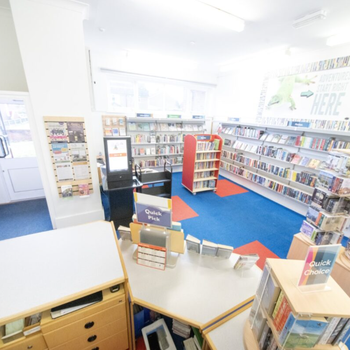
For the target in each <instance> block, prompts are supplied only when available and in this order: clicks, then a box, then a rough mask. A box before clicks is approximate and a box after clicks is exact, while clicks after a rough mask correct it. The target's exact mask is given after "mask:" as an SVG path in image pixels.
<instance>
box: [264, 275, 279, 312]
mask: <svg viewBox="0 0 350 350" xmlns="http://www.w3.org/2000/svg"><path fill="white" fill-rule="evenodd" d="M280 291H281V289H280V287H279V286H278V284H277V283H276V281H275V280H274V279H273V277H272V275H271V274H270V275H269V277H268V279H267V282H266V286H265V290H264V294H263V295H262V299H261V304H262V306H263V307H264V309H265V310H266V312H267V314H268V315H271V314H272V312H273V309H274V307H275V304H276V301H277V299H278V296H279V294H280Z"/></svg>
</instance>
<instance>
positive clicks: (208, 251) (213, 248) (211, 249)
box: [202, 239, 218, 256]
mask: <svg viewBox="0 0 350 350" xmlns="http://www.w3.org/2000/svg"><path fill="white" fill-rule="evenodd" d="M217 250H218V245H217V244H216V243H213V242H209V241H207V240H206V239H203V241H202V254H203V255H210V256H216V252H217Z"/></svg>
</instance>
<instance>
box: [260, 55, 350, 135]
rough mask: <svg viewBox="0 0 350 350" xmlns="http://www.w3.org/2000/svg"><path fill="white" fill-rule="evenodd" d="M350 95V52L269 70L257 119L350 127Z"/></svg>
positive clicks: (341, 128) (276, 122)
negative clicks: (340, 55)
mask: <svg viewBox="0 0 350 350" xmlns="http://www.w3.org/2000/svg"><path fill="white" fill-rule="evenodd" d="M349 96H350V56H346V57H340V58H334V59H329V60H323V61H319V62H314V63H309V64H304V65H300V66H295V67H290V68H285V69H281V70H278V71H274V72H270V73H268V74H267V75H266V77H265V79H264V82H263V88H262V91H261V94H260V102H259V108H258V115H257V122H259V123H265V124H278V125H288V122H289V123H290V124H289V126H304V127H305V126H306V127H308V126H309V127H317V128H321V129H322V128H323V129H334V130H343V131H348V130H350V124H349V123H350V122H349V121H348V118H349V116H350V98H349ZM274 120H275V121H274ZM277 120H279V122H278V121H277ZM292 121H300V122H303V123H302V124H300V125H298V124H295V125H292V124H291V122H292ZM327 121H329V122H328V123H327ZM322 122H323V123H322ZM322 125H323V126H322Z"/></svg>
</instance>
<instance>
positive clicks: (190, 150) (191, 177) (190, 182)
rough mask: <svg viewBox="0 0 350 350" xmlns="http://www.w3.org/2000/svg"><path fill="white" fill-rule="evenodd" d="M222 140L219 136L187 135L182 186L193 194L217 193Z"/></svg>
mask: <svg viewBox="0 0 350 350" xmlns="http://www.w3.org/2000/svg"><path fill="white" fill-rule="evenodd" d="M221 149H222V139H221V137H220V136H218V135H211V134H198V135H186V137H185V144H184V157H183V158H184V160H183V170H182V185H183V186H184V187H185V188H187V189H188V190H189V191H190V192H192V193H193V194H196V193H197V192H203V191H214V192H215V191H216V189H217V181H218V177H219V163H220V156H221Z"/></svg>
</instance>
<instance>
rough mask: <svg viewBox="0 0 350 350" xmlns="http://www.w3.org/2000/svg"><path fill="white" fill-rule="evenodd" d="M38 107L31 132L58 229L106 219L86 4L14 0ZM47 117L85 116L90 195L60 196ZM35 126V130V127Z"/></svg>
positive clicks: (33, 99) (32, 94)
mask: <svg viewBox="0 0 350 350" xmlns="http://www.w3.org/2000/svg"><path fill="white" fill-rule="evenodd" d="M10 4H11V9H12V14H13V20H14V24H15V28H16V33H17V38H18V43H19V47H20V52H21V56H22V61H23V66H24V70H25V74H26V79H27V83H28V88H29V93H30V97H31V102H32V106H33V114H34V121H33V125H34V127H32V132H33V133H34V136H35V138H34V140H35V142H36V143H37V145H38V143H39V147H41V151H42V152H41V153H40V154H38V163H39V167H40V170H41V174H42V178H43V185H44V189H45V195H46V199H47V202H48V206H49V211H50V215H51V220H52V223H53V226H54V227H55V228H61V227H66V226H72V225H77V224H82V223H86V222H90V221H95V220H101V219H103V217H104V215H103V210H102V205H101V199H100V191H99V185H98V177H97V168H96V162H95V161H94V159H95V157H96V154H95V147H94V129H93V126H92V122H91V120H92V113H91V101H90V96H89V85H88V69H87V64H86V57H85V47H84V46H85V45H84V35H83V23H82V21H83V16H84V13H85V10H86V6H85V5H83V4H81V3H77V2H71V1H66V0H46V1H41V0H10ZM44 116H61V117H84V118H85V126H86V133H87V141H88V147H89V154H90V163H91V174H92V181H93V188H94V193H93V194H91V195H90V197H88V198H83V199H81V198H73V199H71V200H64V199H60V198H59V197H58V193H57V186H56V182H55V176H54V172H53V168H52V163H51V158H50V153H49V146H48V144H47V138H46V134H45V129H44V123H43V117H44ZM33 129H34V130H33Z"/></svg>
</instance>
